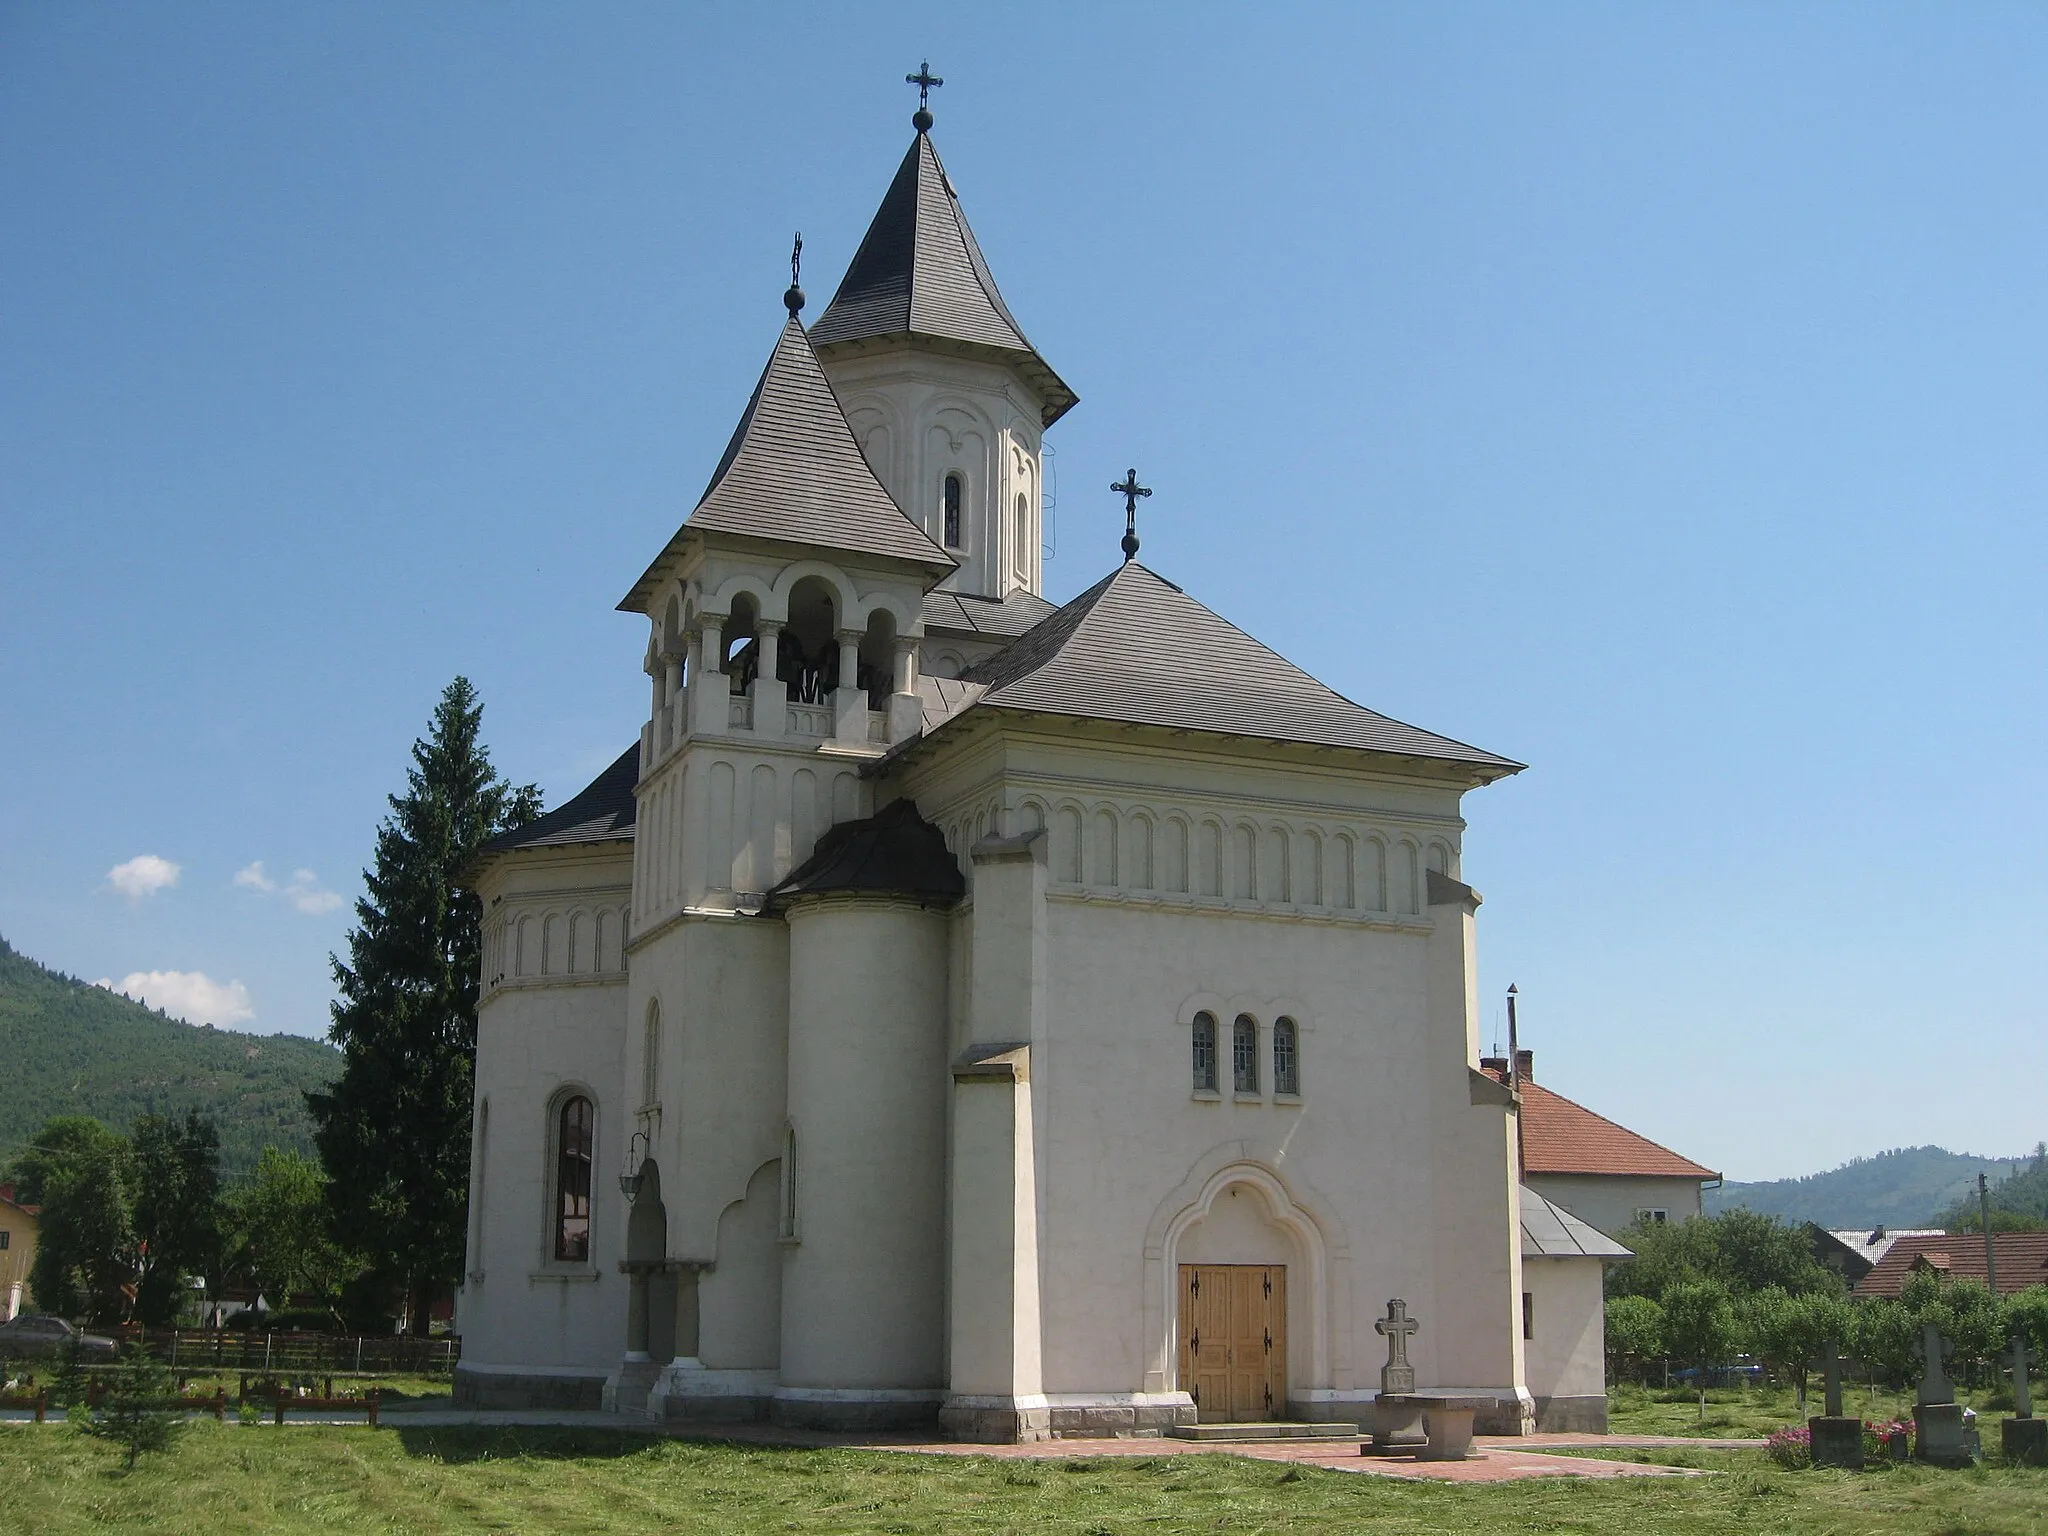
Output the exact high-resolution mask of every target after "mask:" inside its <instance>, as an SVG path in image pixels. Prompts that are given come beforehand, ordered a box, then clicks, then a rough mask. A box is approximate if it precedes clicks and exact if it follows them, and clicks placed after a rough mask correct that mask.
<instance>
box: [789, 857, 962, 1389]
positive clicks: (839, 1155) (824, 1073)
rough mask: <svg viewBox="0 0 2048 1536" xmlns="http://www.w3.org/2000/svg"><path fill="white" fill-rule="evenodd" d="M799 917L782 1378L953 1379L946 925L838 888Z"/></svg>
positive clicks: (792, 1382)
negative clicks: (948, 1350)
mask: <svg viewBox="0 0 2048 1536" xmlns="http://www.w3.org/2000/svg"><path fill="white" fill-rule="evenodd" d="M789 929H790V991H789V1121H790V1125H791V1127H792V1128H793V1130H794V1133H795V1138H796V1147H797V1153H796V1191H797V1196H796V1209H797V1225H796V1232H795V1241H793V1242H792V1243H791V1244H790V1245H789V1247H788V1249H787V1257H786V1260H785V1263H784V1267H783V1276H782V1380H783V1384H784V1385H786V1386H797V1387H838V1388H846V1387H883V1388H936V1387H940V1386H943V1385H944V1374H943V1365H942V1355H943V1340H944V1329H945V1302H944V1275H945V1249H944V1233H945V1161H946V1122H945V1095H946V1089H947V1085H948V1079H947V1076H946V1031H945V1018H946V947H947V937H948V934H947V922H946V919H945V918H944V917H943V916H941V915H939V914H937V913H933V912H929V911H925V910H923V909H921V908H919V907H917V906H915V905H913V904H910V903H907V902H898V901H890V900H876V899H854V898H847V897H828V898H824V899H819V900H809V901H804V902H801V903H799V904H798V905H796V906H795V907H794V908H792V909H791V911H790V912H789Z"/></svg>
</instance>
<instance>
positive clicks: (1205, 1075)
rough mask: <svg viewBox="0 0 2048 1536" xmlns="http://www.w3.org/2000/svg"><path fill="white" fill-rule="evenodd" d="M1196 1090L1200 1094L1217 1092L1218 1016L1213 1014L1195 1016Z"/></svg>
mask: <svg viewBox="0 0 2048 1536" xmlns="http://www.w3.org/2000/svg"><path fill="white" fill-rule="evenodd" d="M1194 1068H1195V1090H1196V1092H1198V1093H1214V1092H1215V1091H1216V1016H1215V1015H1214V1014H1212V1013H1198V1014H1196V1015H1195V1044H1194Z"/></svg>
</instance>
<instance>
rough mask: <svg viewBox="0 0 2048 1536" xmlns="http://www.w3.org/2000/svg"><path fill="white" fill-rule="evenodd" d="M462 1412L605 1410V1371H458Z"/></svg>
mask: <svg viewBox="0 0 2048 1536" xmlns="http://www.w3.org/2000/svg"><path fill="white" fill-rule="evenodd" d="M455 1406H456V1407H458V1408H551V1409H580V1408H602V1407H603V1406H604V1373H603V1372H602V1371H595V1372H583V1371H561V1372H554V1371H534V1370H532V1369H530V1368H529V1369H527V1370H508V1371H497V1370H491V1369H490V1368H488V1367H480V1366H474V1365H458V1366H456V1367H455Z"/></svg>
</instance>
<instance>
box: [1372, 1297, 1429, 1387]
mask: <svg viewBox="0 0 2048 1536" xmlns="http://www.w3.org/2000/svg"><path fill="white" fill-rule="evenodd" d="M1372 1327H1373V1332H1375V1333H1377V1334H1379V1335H1381V1336H1382V1337H1383V1338H1385V1339H1386V1341H1387V1363H1386V1364H1385V1365H1383V1366H1381V1367H1380V1394H1381V1396H1383V1397H1406V1396H1408V1395H1409V1394H1410V1393H1412V1392H1413V1391H1414V1390H1415V1367H1414V1366H1412V1365H1410V1364H1409V1363H1408V1336H1409V1335H1410V1334H1412V1333H1415V1332H1417V1331H1419V1330H1420V1329H1421V1327H1422V1324H1420V1323H1418V1322H1416V1321H1415V1319H1414V1318H1412V1317H1410V1316H1409V1315H1408V1303H1407V1302H1405V1301H1403V1300H1401V1298H1400V1297H1398V1296H1397V1297H1395V1298H1394V1299H1393V1300H1392V1301H1390V1302H1388V1303H1387V1315H1386V1316H1385V1317H1383V1318H1380V1319H1379V1320H1377V1321H1376V1322H1375V1323H1374V1324H1373V1325H1372Z"/></svg>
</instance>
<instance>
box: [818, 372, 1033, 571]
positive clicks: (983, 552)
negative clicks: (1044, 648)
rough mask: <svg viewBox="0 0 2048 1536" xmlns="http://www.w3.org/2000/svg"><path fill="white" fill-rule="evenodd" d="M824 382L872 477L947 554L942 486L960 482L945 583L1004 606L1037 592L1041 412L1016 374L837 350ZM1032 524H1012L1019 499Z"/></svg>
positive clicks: (1015, 521) (1025, 521)
mask: <svg viewBox="0 0 2048 1536" xmlns="http://www.w3.org/2000/svg"><path fill="white" fill-rule="evenodd" d="M825 373H826V376H827V377H828V378H829V379H830V380H831V381H832V387H833V389H834V390H835V391H837V393H838V395H839V399H840V403H841V405H842V406H843V407H844V409H845V411H846V417H847V421H848V422H849V424H850V425H851V426H852V427H853V433H854V438H855V440H856V441H857V442H859V443H860V445H861V451H862V452H863V453H865V454H866V455H867V459H868V464H869V466H870V467H871V468H873V470H874V472H875V475H876V478H878V479H879V480H880V481H881V482H882V484H883V485H884V486H885V487H886V488H887V489H888V491H889V494H890V495H892V496H894V497H895V498H896V501H897V503H898V504H899V505H900V506H902V507H903V509H904V510H905V511H906V512H908V513H909V514H910V516H911V518H912V519H913V520H914V521H915V522H916V523H917V524H918V525H919V526H920V527H922V528H923V529H924V530H925V532H926V533H927V534H928V535H930V537H931V538H932V540H933V541H934V542H935V543H940V544H943V543H944V542H945V540H944V532H945V529H944V521H943V517H942V512H941V506H940V495H941V490H940V487H941V484H942V482H943V481H944V479H945V476H946V473H947V472H948V471H949V470H952V471H957V472H959V473H960V474H961V475H963V476H964V477H965V480H966V488H967V495H966V498H965V500H964V502H963V505H962V518H961V521H962V529H961V533H962V538H963V540H964V543H963V545H962V547H960V548H955V549H950V550H948V553H949V554H951V555H953V556H954V558H955V559H957V560H959V562H960V570H959V571H958V573H957V574H955V575H953V576H951V577H948V578H947V580H946V583H945V585H946V586H947V587H948V588H949V589H950V590H953V591H959V592H974V593H979V594H981V595H982V596H985V597H1002V596H1004V595H1005V594H1006V593H1008V592H1010V591H1012V590H1014V589H1015V588H1018V587H1022V588H1024V589H1025V590H1026V591H1029V592H1037V591H1039V590H1040V588H1041V585H1042V575H1043V571H1042V562H1041V558H1040V546H1041V540H1042V528H1043V515H1044V514H1043V492H1042V467H1041V460H1040V443H1041V436H1042V434H1041V429H1040V426H1039V422H1040V409H1041V407H1040V402H1039V400H1038V397H1037V396H1036V394H1035V393H1033V392H1032V391H1031V390H1030V389H1029V388H1028V387H1027V386H1026V385H1025V384H1024V382H1023V380H1022V379H1021V377H1019V376H1018V375H1017V374H1016V373H1015V372H1013V371H1012V370H1011V369H1009V368H1006V367H1003V366H1001V365H999V364H996V363H991V362H985V361H982V360H980V359H976V358H964V357H948V356H945V355H943V354H939V353H934V352H925V351H920V350H911V349H885V350H879V351H872V352H864V353H855V352H850V351H834V352H833V355H831V356H828V357H827V358H826V359H825ZM1019 496H1022V497H1023V498H1024V502H1025V518H1024V525H1023V527H1022V529H1021V530H1020V529H1019V527H1018V526H1017V518H1016V501H1017V498H1018V497H1019Z"/></svg>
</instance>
